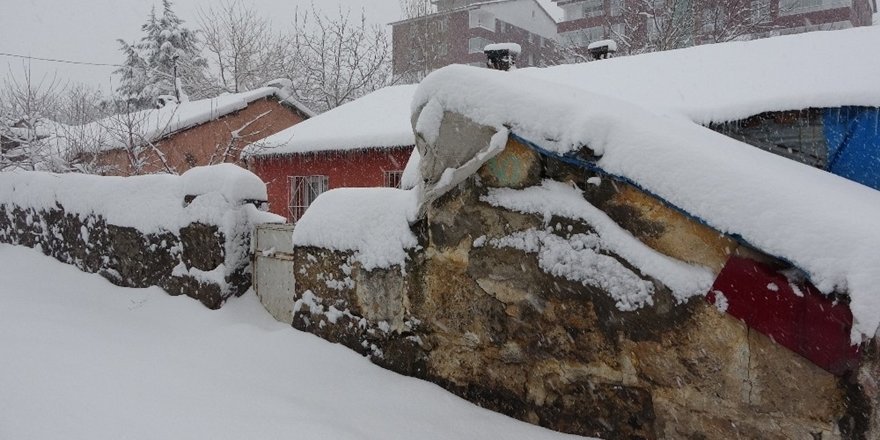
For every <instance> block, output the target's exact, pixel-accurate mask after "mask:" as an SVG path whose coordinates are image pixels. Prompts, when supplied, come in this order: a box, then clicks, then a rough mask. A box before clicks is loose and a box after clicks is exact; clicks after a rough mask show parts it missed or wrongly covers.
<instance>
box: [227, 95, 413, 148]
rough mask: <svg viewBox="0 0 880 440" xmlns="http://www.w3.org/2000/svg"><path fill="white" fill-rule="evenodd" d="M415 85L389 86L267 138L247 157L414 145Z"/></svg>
mask: <svg viewBox="0 0 880 440" xmlns="http://www.w3.org/2000/svg"><path fill="white" fill-rule="evenodd" d="M415 90H416V86H415V85H401V86H391V87H386V88H384V89H380V90H377V91H375V92H373V93H370V94H369V95H366V96H364V97H361V98H359V99H356V100H354V101H352V102H349V103H346V104H343V105H341V106H339V107H336V108H335V109H333V110H330V111H328V112H325V113H322V114H320V115H318V116H315V117H314V118H311V119H308V120H306V121H303V122H301V123H299V124H297V125H294V126H293V127H290V128H288V129H286V130H284V131H281V132H278V133H276V134H274V135H272V136H269V137H267V138H266V139H264V140H263V141H261V142H260V148H259V149H256V150H253V151H248V150H247V149H246V150H245V153H244V154H245V155H248V156H278V155H287V154H300V153H311V152H317V151H340V150H359V149H368V148H389V147H407V146H411V145H413V144H414V143H415V137H414V135H413V130H412V123H411V122H410V109H409V106H410V102H411V101H412V97H413V94H414V93H415Z"/></svg>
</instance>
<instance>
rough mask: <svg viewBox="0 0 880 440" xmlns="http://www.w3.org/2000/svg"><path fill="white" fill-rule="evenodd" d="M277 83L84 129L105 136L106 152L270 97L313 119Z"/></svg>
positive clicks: (123, 116)
mask: <svg viewBox="0 0 880 440" xmlns="http://www.w3.org/2000/svg"><path fill="white" fill-rule="evenodd" d="M276 83H277V84H276V85H277V86H266V87H260V88H258V89H254V90H250V91H247V92H242V93H226V94H223V95H220V96H217V97H215V98H208V99H200V100H197V101H185V102H181V103H179V104H169V105H166V106H164V107H162V108H158V109H148V110H141V111H138V112H134V113H130V114H120V115H114V116H110V117H108V118H105V119H102V120H99V121H95V122H92V123H90V124H87V125H86V126H84V127H83V129H84V130H86V131H87V132H89V133H95V134H96V135H98V134H99V133H102V134H103V136H100V138H101V139H102V140H103V142H102V146H103V148H104V149H117V148H124V147H125V146H126V142H127V139H128V132H129V131H132V132H133V133H134V135H135V137H136V138H138V139H136V141H140V142H155V141H157V140H159V139H162V138H164V137H166V136H169V135H171V134H174V133H177V132H179V131H181V130H186V129H188V128H191V127H195V126H197V125H201V124H204V123H206V122H209V121H213V120H215V119H218V118H221V117H223V116H226V115H228V114H230V113H234V112H236V111H239V110H242V109H244V108H245V107H247V106H248V104H250V103H252V102H254V101H257V100H259V99H263V98H266V97H269V96H275V97H277V98H278V100H279V101H281V102H282V103H283V104H285V105H288V106H290V107H293V108H295V109H296V110H297V111H299V112H301V113H303V114H304V115H306V116H309V117H311V116H313V115H314V112H312V110H310V109H309V108H308V107H306V106H305V105H303V104H302V103H300V102H299V101H297V100H296V98H294V97H293V96H292V95H291V93H290V92H289V91H288V90H286V88H284V87H282V86H283V85H285V83H283V82H276Z"/></svg>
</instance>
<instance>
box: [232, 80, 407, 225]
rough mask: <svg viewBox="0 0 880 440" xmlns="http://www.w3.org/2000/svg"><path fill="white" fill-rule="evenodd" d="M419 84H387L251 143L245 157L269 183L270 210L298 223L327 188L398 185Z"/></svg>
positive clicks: (405, 160) (255, 171) (253, 169)
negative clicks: (414, 96)
mask: <svg viewBox="0 0 880 440" xmlns="http://www.w3.org/2000/svg"><path fill="white" fill-rule="evenodd" d="M415 89H416V86H415V85H404V86H392V87H386V88H384V89H381V90H378V91H375V92H373V93H371V94H369V95H366V96H364V97H362V98H360V99H357V100H355V101H352V102H349V103H347V104H344V105H342V106H339V107H337V108H335V109H333V110H330V111H328V112H326V113H323V114H321V115H318V116H315V117H313V118H311V119H309V120H307V121H304V122H302V123H300V124H297V125H295V126H293V127H291V128H288V129H287V130H284V131H281V132H279V133H276V134H274V135H272V136H269V137H267V138H266V139H264V140H263V141H261V142H258V143H256V144H252V145H251V146H249V147H248V148H247V150H246V151H245V153H244V156H245V157H246V161H247V164H248V168H249V169H250V170H251V171H253V172H254V173H255V174H257V175H258V176H260V178H261V179H263V181H264V182H266V185H267V189H268V192H269V210H270V211H272V212H273V213H275V214H278V215H283V216H285V217H287V218H288V219H289V220H290V221H293V222H295V221H297V220H298V219H299V218H300V217H301V216H302V214H303V212H305V210H306V209H307V208H308V207H309V205H310V204H311V203H312V201H314V200H315V198H316V197H318V195H320V194H321V193H322V192H324V191H327V190H329V189H333V188H342V187H371V186H390V187H399V186H400V180H401V177H402V175H403V170H404V168H405V167H406V164H407V161H408V160H409V157H410V154H411V153H412V150H413V146H414V145H415V138H414V135H413V129H412V125H411V122H410V101H412V97H413V93H414V92H415Z"/></svg>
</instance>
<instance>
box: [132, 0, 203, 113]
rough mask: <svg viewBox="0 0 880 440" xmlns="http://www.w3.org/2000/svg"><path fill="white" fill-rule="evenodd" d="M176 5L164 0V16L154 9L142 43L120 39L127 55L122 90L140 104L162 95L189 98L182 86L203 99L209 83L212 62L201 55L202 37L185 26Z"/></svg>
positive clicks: (141, 40) (144, 25) (151, 101)
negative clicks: (204, 89)
mask: <svg viewBox="0 0 880 440" xmlns="http://www.w3.org/2000/svg"><path fill="white" fill-rule="evenodd" d="M172 6H173V3H172V2H171V0H162V12H161V15H157V14H156V10H155V8H153V9H152V10H151V11H150V15H149V16H148V18H147V22H146V23H144V24H143V25H142V26H141V31H142V32H143V36H142V37H141V39H140V41H139V42H138V43H136V44H129V43H126V42H125V41H122V40H119V43H120V46H121V49H122V51H123V53H124V54H125V57H126V59H125V67H122V68H120V69H118V70H117V71H116V73H118V74H119V75H120V80H121V82H122V84H121V86H120V88H119V92H120V93H121V95H122V97H123V98H124V99H126V100H129V101H134V102H135V103H137V104H138V105H139V106H146V105H149V104H151V103H153V102H154V101H155V99H156V97H158V96H160V95H172V96H174V95H178V99H181V100H185V99H186V94H185V93H183V90H182V89H186V90H188V91H190V92H191V93H192V94H194V95H195V96H196V97H199V98H200V97H202V96H201V93H199V92H200V90H201V89H202V88H203V87H204V84H205V83H206V82H207V74H206V70H207V67H208V65H207V62H206V61H205V59H204V58H202V56H201V54H200V48H199V39H198V36H197V34H196V33H195V32H193V31H191V30H190V29H188V28H186V27H185V26H184V21H183V20H182V19H181V18H180V17H178V16H177V14H175V13H174V10H173V9H172ZM175 67H176V75H175ZM175 77H176V78H178V79H179V83H178V84H175V82H174V78H175Z"/></svg>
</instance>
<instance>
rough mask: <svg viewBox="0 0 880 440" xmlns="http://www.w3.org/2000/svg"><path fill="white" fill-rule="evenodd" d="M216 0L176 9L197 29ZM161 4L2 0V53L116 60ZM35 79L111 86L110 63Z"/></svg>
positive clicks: (3, 64)
mask: <svg viewBox="0 0 880 440" xmlns="http://www.w3.org/2000/svg"><path fill="white" fill-rule="evenodd" d="M539 1H540V2H541V3H542V4H544V5H545V7H547V8H548V10H551V12H552V13H554V14H557V15H558V14H559V9H558V8H556V7H555V6H554V5H552V3H551V2H550V0H539ZM216 2H217V0H213V1H212V0H178V1H177V2H175V10H176V11H177V13H178V15H179V16H180V17H182V18H183V19H184V20H186V21H187V24H188V25H189V26H190V27H196V22H195V21H196V16H197V12H198V10H199V8H202V7H207V6H209V5H211V4H212V3H216ZM243 3H244V4H249V5H252V6H253V8H254V9H255V10H257V11H259V12H260V13H261V14H263V15H264V16H266V17H270V18H271V19H272V21H273V24H274V25H275V26H278V27H281V26H283V25H286V24H287V22H288V20H289V19H290V18H291V17H292V16H293V13H294V10H295V9H296V8H297V6H299V7H300V8H308V7H309V6H310V5H311V4H312V3H314V4H315V5H316V6H317V7H319V8H321V9H323V10H325V11H328V12H330V13H333V12H335V9H336V8H337V7H339V6H342V7H343V8H351V9H352V10H354V11H360V10H364V11H365V13H366V16H367V19H368V20H370V21H371V22H374V23H379V24H387V23H390V22H392V21H395V20H397V19H399V18H400V6H399V0H243ZM154 4H156V5H158V7H161V0H0V52H5V53H14V54H21V55H28V56H33V57H41V58H59V59H67V60H76V61H88V62H95V63H113V64H119V63H121V62H122V61H123V56H122V53H121V52H120V51H119V45H118V43H117V42H116V39H117V38H122V39H125V40H127V41H134V40H136V39H138V38H140V25H141V24H143V22H144V21H145V20H146V17H147V14H148V13H149V11H150V8H151V7H152V6H153V5H154ZM22 69H23V64H22V60H20V59H14V58H9V57H4V56H0V82H2V81H3V80H4V79H6V78H7V77H8V75H9V74H10V72H12V73H13V74H15V75H16V76H18V75H19V74H20V73H21V72H22ZM31 69H32V72H33V73H34V76H35V77H40V76H43V75H50V76H51V75H53V74H55V73H56V72H57V76H58V78H59V80H69V81H70V82H86V83H90V84H96V85H100V86H101V87H102V88H104V89H105V90H108V89H110V87H111V76H110V73H111V72H112V71H113V70H114V68H113V67H97V66H80V65H70V64H59V63H49V62H44V61H32V62H31Z"/></svg>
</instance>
